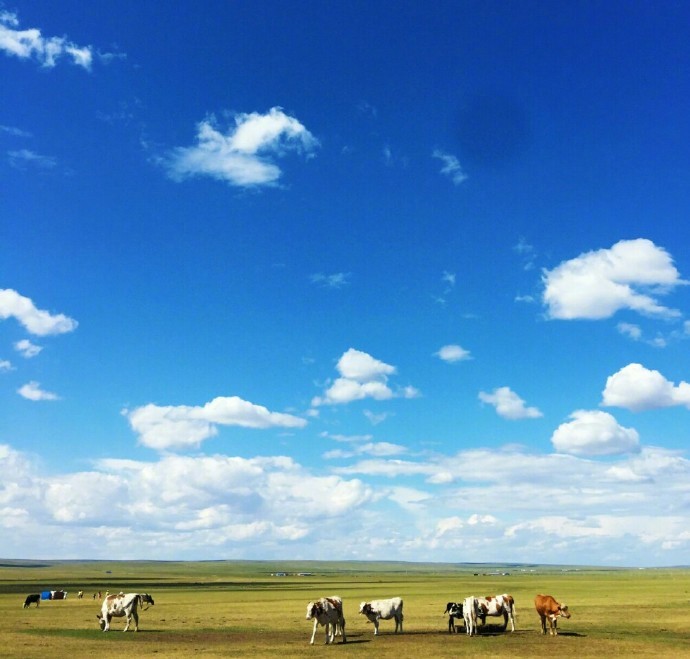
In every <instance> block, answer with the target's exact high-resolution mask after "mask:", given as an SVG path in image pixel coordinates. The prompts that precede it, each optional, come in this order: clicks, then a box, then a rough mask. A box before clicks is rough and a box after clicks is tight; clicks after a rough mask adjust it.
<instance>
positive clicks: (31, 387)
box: [17, 380, 60, 401]
mask: <svg viewBox="0 0 690 659" xmlns="http://www.w3.org/2000/svg"><path fill="white" fill-rule="evenodd" d="M17 393H18V394H19V395H20V396H22V398H26V399H27V400H33V401H40V400H60V397H59V396H58V395H57V394H54V393H51V392H50V391H44V390H43V389H41V385H40V384H39V383H38V382H35V381H33V380H32V381H31V382H28V383H27V384H25V385H22V386H21V387H19V389H17Z"/></svg>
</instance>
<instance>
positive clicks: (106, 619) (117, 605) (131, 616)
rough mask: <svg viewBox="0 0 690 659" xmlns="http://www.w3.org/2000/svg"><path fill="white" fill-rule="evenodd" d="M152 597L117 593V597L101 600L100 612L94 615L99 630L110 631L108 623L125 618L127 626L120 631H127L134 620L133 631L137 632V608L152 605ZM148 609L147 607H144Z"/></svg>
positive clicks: (140, 594)
mask: <svg viewBox="0 0 690 659" xmlns="http://www.w3.org/2000/svg"><path fill="white" fill-rule="evenodd" d="M153 603H154V602H153V597H151V595H149V594H148V593H127V594H126V595H125V594H124V593H118V594H117V595H108V597H106V598H105V599H104V600H103V606H101V612H100V613H97V614H96V617H97V618H98V622H99V624H100V626H101V629H102V630H103V631H104V632H107V631H108V630H109V629H110V621H111V620H112V619H113V618H126V619H127V624H126V625H125V628H124V629H123V630H122V631H125V632H126V631H127V630H128V629H129V624H130V622H131V621H132V620H134V631H135V632H138V631H139V614H138V613H137V607H143V606H144V604H148V605H149V606H151V605H153ZM146 608H148V606H147V607H146Z"/></svg>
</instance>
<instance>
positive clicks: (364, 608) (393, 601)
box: [359, 597, 403, 636]
mask: <svg viewBox="0 0 690 659" xmlns="http://www.w3.org/2000/svg"><path fill="white" fill-rule="evenodd" d="M359 612H360V613H361V614H362V615H365V616H366V617H367V619H368V620H369V622H373V623H374V636H378V634H379V620H390V619H391V618H394V619H395V633H396V634H397V633H398V629H400V633H401V634H402V630H403V601H402V598H400V597H391V598H390V599H387V600H371V602H362V603H361V604H360V605H359Z"/></svg>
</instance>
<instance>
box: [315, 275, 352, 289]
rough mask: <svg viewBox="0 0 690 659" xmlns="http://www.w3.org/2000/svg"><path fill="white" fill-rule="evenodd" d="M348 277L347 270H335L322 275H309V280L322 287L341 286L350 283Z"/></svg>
mask: <svg viewBox="0 0 690 659" xmlns="http://www.w3.org/2000/svg"><path fill="white" fill-rule="evenodd" d="M349 278H350V273H349V272H336V273H334V274H332V275H323V274H321V273H317V274H315V275H312V276H311V281H312V283H314V284H319V285H320V286H323V287H324V288H343V287H344V286H347V284H349V283H350V282H349V281H348V279H349Z"/></svg>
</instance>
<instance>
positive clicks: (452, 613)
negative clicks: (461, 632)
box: [443, 602, 463, 634]
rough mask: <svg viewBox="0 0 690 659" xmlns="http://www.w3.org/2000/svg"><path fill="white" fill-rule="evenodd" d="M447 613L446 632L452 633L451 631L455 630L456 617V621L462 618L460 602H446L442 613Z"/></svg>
mask: <svg viewBox="0 0 690 659" xmlns="http://www.w3.org/2000/svg"><path fill="white" fill-rule="evenodd" d="M446 613H447V614H448V633H449V634H452V633H453V632H457V631H458V630H457V628H456V625H455V621H456V619H457V620H458V621H460V620H463V616H462V604H460V603H458V602H448V604H446V610H445V611H444V612H443V614H444V615H445V614H446Z"/></svg>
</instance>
